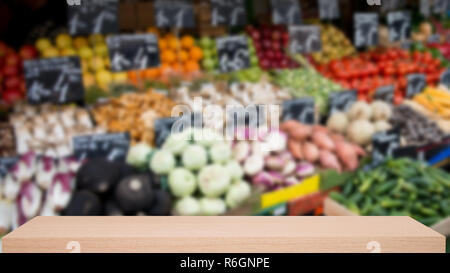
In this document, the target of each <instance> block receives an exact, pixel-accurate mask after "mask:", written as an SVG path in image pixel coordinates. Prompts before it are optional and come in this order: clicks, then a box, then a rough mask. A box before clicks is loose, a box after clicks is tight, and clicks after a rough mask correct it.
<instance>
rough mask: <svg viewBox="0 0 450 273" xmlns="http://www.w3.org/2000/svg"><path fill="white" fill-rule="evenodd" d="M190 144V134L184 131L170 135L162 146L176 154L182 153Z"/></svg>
mask: <svg viewBox="0 0 450 273" xmlns="http://www.w3.org/2000/svg"><path fill="white" fill-rule="evenodd" d="M188 145H189V135H187V133H185V132H183V133H176V134H172V135H170V136H169V137H168V138H167V140H166V142H165V143H164V145H163V147H162V148H163V149H164V150H167V151H170V152H171V153H173V154H174V155H181V154H182V153H183V151H184V149H186V147H187V146H188Z"/></svg>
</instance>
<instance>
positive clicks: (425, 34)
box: [411, 22, 433, 44]
mask: <svg viewBox="0 0 450 273" xmlns="http://www.w3.org/2000/svg"><path fill="white" fill-rule="evenodd" d="M431 35H433V25H432V24H431V23H430V22H423V23H421V24H420V26H419V27H418V28H417V29H416V31H413V33H411V38H412V39H413V41H414V42H420V43H422V44H426V43H427V42H428V39H429V38H430V36H431Z"/></svg>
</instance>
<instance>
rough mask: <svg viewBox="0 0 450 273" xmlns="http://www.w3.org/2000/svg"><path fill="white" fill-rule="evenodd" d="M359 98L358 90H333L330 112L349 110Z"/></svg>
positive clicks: (330, 99)
mask: <svg viewBox="0 0 450 273" xmlns="http://www.w3.org/2000/svg"><path fill="white" fill-rule="evenodd" d="M357 100H358V92H357V91H356V90H347V91H340V92H332V93H331V94H330V97H329V105H330V113H331V114H334V113H336V112H347V111H348V110H349V109H350V107H352V105H353V103H355V102H356V101H357Z"/></svg>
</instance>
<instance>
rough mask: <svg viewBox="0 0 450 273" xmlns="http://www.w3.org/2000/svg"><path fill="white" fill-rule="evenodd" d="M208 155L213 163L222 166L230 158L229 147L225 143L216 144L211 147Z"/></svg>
mask: <svg viewBox="0 0 450 273" xmlns="http://www.w3.org/2000/svg"><path fill="white" fill-rule="evenodd" d="M209 153H210V156H211V160H212V161H213V162H214V163H216V164H224V163H227V162H228V161H229V160H230V158H231V147H230V145H228V144H227V143H226V142H221V143H217V144H214V145H213V146H212V147H211V150H210V151H209Z"/></svg>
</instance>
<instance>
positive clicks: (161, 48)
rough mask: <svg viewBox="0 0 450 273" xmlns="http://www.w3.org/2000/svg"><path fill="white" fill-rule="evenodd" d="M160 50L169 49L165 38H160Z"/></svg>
mask: <svg viewBox="0 0 450 273" xmlns="http://www.w3.org/2000/svg"><path fill="white" fill-rule="evenodd" d="M158 45H159V50H166V49H167V41H166V40H164V39H159V41H158Z"/></svg>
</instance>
